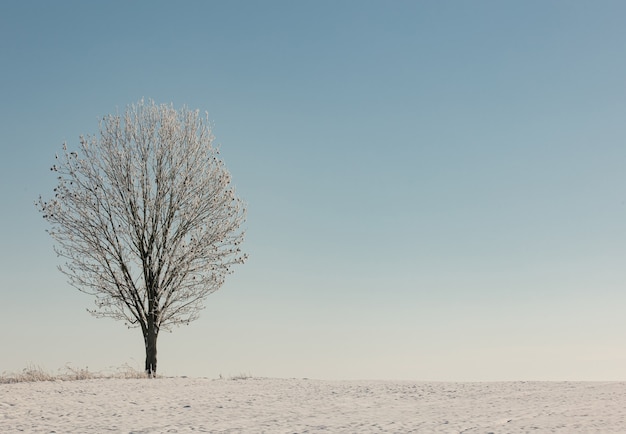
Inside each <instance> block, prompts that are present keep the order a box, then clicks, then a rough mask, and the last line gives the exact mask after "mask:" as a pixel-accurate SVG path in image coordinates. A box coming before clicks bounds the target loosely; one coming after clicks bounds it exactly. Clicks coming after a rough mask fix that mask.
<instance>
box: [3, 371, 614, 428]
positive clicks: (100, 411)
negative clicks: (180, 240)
mask: <svg viewBox="0 0 626 434" xmlns="http://www.w3.org/2000/svg"><path fill="white" fill-rule="evenodd" d="M0 432H3V433H4V432H6V433H12V432H41V433H52V432H56V433H70V432H75V433H104V432H120V433H168V432H174V433H176V432H177V433H183V432H185V433H186V432H214V433H263V432H265V433H318V432H325V433H380V432H388V433H489V432H491V433H524V432H536V433H544V432H560V433H618V432H619V433H624V432H626V383H550V382H519V383H415V382H386V381H345V382H344V381H317V380H306V379H301V380H296V379H253V378H250V379H243V380H236V381H235V380H207V379H190V378H162V379H155V380H148V379H143V380H128V379H125V380H122V379H98V380H83V381H53V382H36V383H17V384H0Z"/></svg>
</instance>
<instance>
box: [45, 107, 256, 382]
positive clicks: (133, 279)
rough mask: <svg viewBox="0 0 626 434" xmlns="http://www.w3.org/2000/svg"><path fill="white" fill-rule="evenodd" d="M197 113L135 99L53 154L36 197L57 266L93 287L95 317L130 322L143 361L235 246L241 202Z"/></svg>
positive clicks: (236, 253) (183, 317) (225, 269)
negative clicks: (48, 187) (75, 144)
mask: <svg viewBox="0 0 626 434" xmlns="http://www.w3.org/2000/svg"><path fill="white" fill-rule="evenodd" d="M212 142H213V135H212V134H211V130H210V127H209V123H208V120H207V119H205V118H201V117H200V116H199V114H198V112H197V111H191V110H188V109H187V108H183V109H182V110H180V111H176V110H175V109H174V108H173V107H172V106H167V105H155V103H154V102H152V101H150V102H148V103H144V101H143V100H142V101H140V102H139V103H138V104H136V105H132V106H129V107H128V108H127V110H126V112H125V113H124V115H119V114H116V115H109V116H106V117H104V118H103V119H102V121H101V122H100V134H99V136H88V137H83V136H81V137H80V148H79V150H78V152H74V151H70V150H68V148H67V146H66V145H65V144H64V145H63V152H62V154H61V155H60V156H58V155H57V156H56V158H57V163H56V164H55V165H54V166H53V167H52V168H51V170H53V171H54V172H56V173H58V185H57V187H56V188H55V189H54V193H55V194H54V197H53V198H52V199H50V200H48V201H44V199H42V198H41V197H40V198H39V200H38V202H37V205H38V208H39V210H40V211H41V212H42V214H43V217H44V218H45V219H46V220H47V221H48V222H49V223H50V224H51V229H50V230H49V231H48V232H49V233H50V235H51V236H52V237H53V238H54V240H55V241H56V246H55V251H56V252H57V254H58V255H59V256H61V257H64V258H65V259H66V260H67V262H66V264H65V265H64V266H61V267H59V269H60V270H61V271H62V272H63V273H65V274H66V275H67V276H68V278H69V283H70V284H71V285H72V286H74V287H76V288H77V289H79V290H80V291H82V292H85V293H88V294H92V295H94V296H95V297H96V300H95V303H96V308H95V309H94V310H90V312H91V313H92V314H93V315H94V316H97V317H111V318H114V319H118V320H123V321H125V322H126V324H127V325H128V326H129V327H140V328H141V331H142V332H143V338H144V343H145V348H146V363H145V369H146V372H147V373H149V374H154V373H155V372H156V368H157V337H158V335H159V331H161V330H168V329H170V328H171V327H172V326H174V325H178V324H188V323H189V322H190V321H193V320H194V319H196V318H197V317H198V314H199V311H200V310H201V309H202V308H203V302H204V300H205V298H206V297H207V296H208V295H209V294H211V293H212V292H214V291H216V290H218V289H219V288H220V287H221V285H222V284H223V282H224V279H225V276H226V275H227V274H229V273H231V271H232V270H231V267H232V265H234V264H239V263H243V262H244V260H245V259H246V255H245V254H243V253H242V252H241V250H240V248H239V244H240V243H241V242H242V241H243V231H242V230H241V225H242V223H243V221H244V217H245V207H244V205H243V203H242V201H241V200H240V199H239V198H238V197H237V196H236V195H235V192H234V189H233V187H232V186H231V178H230V174H229V172H228V170H227V169H226V168H225V166H224V164H223V162H222V161H221V160H220V159H219V157H218V155H219V151H218V149H217V148H215V147H214V146H213V145H212Z"/></svg>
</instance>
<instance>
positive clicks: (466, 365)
mask: <svg viewBox="0 0 626 434" xmlns="http://www.w3.org/2000/svg"><path fill="white" fill-rule="evenodd" d="M624 16H626V3H624V2H621V1H609V0H607V1H601V2H586V1H576V0H574V1H570V0H568V1H543V0H542V1H532V0H531V1H524V2H500V1H482V0H477V1H472V2H454V1H437V2H434V1H433V2H428V1H423V2H418V1H402V0H397V1H393V2H385V1H368V0H358V1H357V0H342V1H327V0H318V1H314V2H313V1H311V2H304V1H299V2H294V1H274V0H268V1H264V2H256V1H241V0H235V1H228V2H226V1H211V2H208V1H207V2H205V1H185V2H164V1H150V2H147V1H136V2H121V1H112V2H106V3H104V2H80V1H60V2H46V1H39V2H37V1H16V0H8V1H3V2H1V3H0V119H1V122H0V152H1V154H0V155H1V157H0V194H1V197H2V207H1V209H2V212H1V213H0V348H2V351H1V352H0V372H3V371H4V372H16V371H20V370H21V369H23V368H24V367H27V366H40V367H42V368H43V369H46V370H50V371H55V370H57V369H62V368H63V367H64V366H66V364H70V365H71V366H74V367H87V368H88V369H90V370H93V371H98V370H107V369H115V368H116V367H119V366H122V365H124V364H128V365H130V366H131V367H134V368H137V369H140V370H141V369H142V367H143V360H144V357H145V354H144V348H143V340H142V336H141V332H140V331H139V330H138V329H131V330H128V329H127V328H125V327H124V325H123V324H122V323H121V322H115V321H113V320H111V319H96V318H93V317H91V316H90V315H89V314H88V313H87V312H86V309H87V308H90V307H92V305H93V300H92V298H91V297H90V296H88V295H85V294H83V293H81V292H79V291H77V290H76V289H74V288H72V287H71V286H69V285H68V284H67V282H66V278H65V276H64V275H63V274H61V273H60V272H59V271H58V270H57V266H58V265H60V264H61V263H62V260H61V259H60V258H57V257H56V255H55V253H54V251H53V241H52V240H51V238H50V237H49V236H48V235H47V234H46V232H45V230H46V228H47V226H46V222H45V221H44V220H43V218H42V217H41V215H40V214H39V213H38V212H37V210H36V207H35V205H34V202H35V201H36V200H37V198H38V197H39V195H42V196H43V197H50V196H51V195H52V189H53V188H54V186H55V179H54V176H53V175H51V172H50V170H49V167H50V166H51V164H52V163H53V159H54V155H55V153H56V152H58V151H59V150H60V149H61V146H62V143H63V142H67V144H68V147H69V148H76V147H77V146H78V137H79V135H81V134H95V133H96V132H97V131H98V120H99V119H100V118H101V117H103V116H105V115H107V114H110V113H116V112H121V111H124V109H125V108H126V106H128V105H129V104H133V103H136V102H137V101H139V100H140V99H141V98H146V99H153V100H154V101H155V102H157V103H167V104H170V103H171V104H173V105H174V106H175V107H176V108H180V107H182V106H183V105H186V106H188V107H190V108H192V109H199V110H200V111H201V112H204V111H207V112H208V113H209V118H210V119H211V120H212V122H213V133H214V135H215V137H216V143H217V144H219V146H220V149H221V156H222V158H223V160H224V162H225V164H226V166H227V167H228V169H229V170H230V172H231V175H232V179H233V183H234V185H235V187H236V190H237V194H238V195H239V196H240V197H241V198H242V199H243V200H244V201H245V202H246V204H247V210H248V213H247V221H246V223H245V229H246V241H245V242H244V245H243V250H244V251H245V252H246V253H248V255H249V260H248V262H247V263H246V264H245V265H242V266H240V267H238V268H237V269H236V270H235V273H234V274H233V275H231V276H229V278H228V279H227V281H226V283H225V284H224V285H223V287H222V288H221V289H220V290H219V291H217V292H216V293H214V294H212V295H210V296H209V297H208V298H207V300H206V308H205V309H204V310H203V311H202V314H201V317H200V319H199V320H197V321H196V322H194V323H192V324H190V325H189V326H184V327H180V328H176V329H174V330H173V332H172V333H171V334H170V333H162V334H161V335H160V336H159V350H158V351H159V370H160V372H161V373H162V374H164V375H187V376H196V377H209V378H216V377H218V376H220V375H222V376H233V375H239V374H242V373H245V374H248V375H254V376H263V377H298V378H301V377H307V378H320V379H405V380H424V381H509V380H511V381H513V380H626V315H624V306H625V305H626V267H625V266H624V265H625V264H626V170H625V168H626V146H625V143H626V128H625V125H626V124H625V122H624V120H625V119H626V78H625V77H626V30H624V26H623V17H624Z"/></svg>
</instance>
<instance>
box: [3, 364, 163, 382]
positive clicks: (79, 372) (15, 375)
mask: <svg viewBox="0 0 626 434" xmlns="http://www.w3.org/2000/svg"><path fill="white" fill-rule="evenodd" d="M96 378H120V379H131V378H138V379H142V378H150V377H149V376H148V374H146V373H145V372H143V371H138V370H136V369H134V368H133V367H131V366H129V365H127V364H125V365H122V366H121V367H119V368H116V369H113V370H110V371H105V372H92V371H90V370H89V368H76V367H73V366H71V365H70V364H67V365H65V368H63V369H59V372H58V373H57V374H52V373H50V372H47V371H46V370H44V369H43V368H41V367H40V366H37V365H29V366H27V367H26V368H24V369H22V371H21V372H8V373H7V372H3V373H2V375H0V384H7V383H26V382H36V381H76V380H93V379H96ZM157 378H158V376H157Z"/></svg>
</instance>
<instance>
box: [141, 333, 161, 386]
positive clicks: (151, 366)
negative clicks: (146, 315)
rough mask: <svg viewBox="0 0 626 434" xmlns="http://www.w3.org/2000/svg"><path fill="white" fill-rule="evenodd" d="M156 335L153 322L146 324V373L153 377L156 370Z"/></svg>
mask: <svg viewBox="0 0 626 434" xmlns="http://www.w3.org/2000/svg"><path fill="white" fill-rule="evenodd" d="M157 336H158V331H157V329H156V327H155V325H154V323H152V324H148V328H147V329H146V332H145V333H144V341H145V343H146V374H148V375H149V376H150V377H153V376H154V375H155V374H156V370H157Z"/></svg>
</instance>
